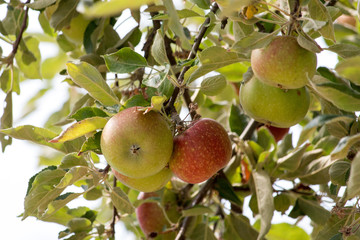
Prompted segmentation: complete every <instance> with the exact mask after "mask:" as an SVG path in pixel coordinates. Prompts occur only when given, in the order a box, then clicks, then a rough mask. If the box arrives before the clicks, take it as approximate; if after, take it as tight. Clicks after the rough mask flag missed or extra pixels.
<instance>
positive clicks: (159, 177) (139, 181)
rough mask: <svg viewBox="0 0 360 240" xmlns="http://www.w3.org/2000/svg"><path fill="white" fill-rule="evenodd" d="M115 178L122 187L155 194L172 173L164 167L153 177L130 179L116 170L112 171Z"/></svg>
mask: <svg viewBox="0 0 360 240" xmlns="http://www.w3.org/2000/svg"><path fill="white" fill-rule="evenodd" d="M112 171H113V173H114V175H115V177H116V178H117V179H118V180H119V181H120V182H122V183H123V184H124V185H126V186H128V187H130V188H133V189H135V190H138V191H140V192H155V191H157V190H160V189H161V188H163V187H164V186H165V185H166V183H167V182H169V181H170V179H171V177H172V172H171V170H170V169H169V168H168V167H165V168H164V169H163V170H161V171H160V172H158V173H156V174H155V175H151V176H148V177H144V178H131V177H127V176H125V175H123V174H121V173H119V172H117V171H116V170H114V169H113V170H112Z"/></svg>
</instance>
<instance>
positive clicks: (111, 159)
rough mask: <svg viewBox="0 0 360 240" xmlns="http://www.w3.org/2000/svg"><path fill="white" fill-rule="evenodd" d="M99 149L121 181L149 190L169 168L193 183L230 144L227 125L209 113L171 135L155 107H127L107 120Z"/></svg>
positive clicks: (218, 165)
mask: <svg viewBox="0 0 360 240" xmlns="http://www.w3.org/2000/svg"><path fill="white" fill-rule="evenodd" d="M101 150H102V153H103V155H104V157H105V159H106V161H107V162H108V164H109V165H110V166H111V168H112V171H113V172H114V175H115V176H116V177H117V179H118V180H119V181H120V182H122V183H123V184H125V185H127V186H129V187H131V188H134V189H136V190H138V191H142V192H154V191H157V190H159V189H161V188H162V187H163V186H164V185H165V184H166V183H167V182H168V181H169V180H170V178H171V177H172V176H173V174H174V175H175V176H177V177H178V178H180V179H181V180H183V181H184V182H187V183H194V184H195V183H200V182H203V181H205V180H207V179H209V178H210V177H212V176H213V175H214V174H215V173H216V172H217V171H219V170H220V169H222V168H223V167H225V165H226V164H227V163H228V162H229V160H230V158H231V152H232V147H231V142H230V139H229V137H228V134H227V132H226V130H225V129H224V128H223V127H222V126H221V125H220V124H219V123H218V122H216V121H214V120H212V119H206V118H204V119H200V120H197V121H194V122H193V123H191V124H190V125H189V126H188V128H187V129H186V130H185V131H184V132H182V133H180V134H178V135H177V136H175V137H173V134H172V131H171V129H170V127H169V124H168V122H167V121H166V120H165V118H164V117H163V116H162V115H161V114H160V113H158V112H155V111H150V112H147V113H144V112H143V111H140V110H139V108H138V107H131V108H128V109H125V110H123V111H121V112H119V113H117V114H116V115H114V116H113V117H112V118H111V119H110V120H109V121H108V122H107V124H106V126H105V127H104V129H103V132H102V135H101Z"/></svg>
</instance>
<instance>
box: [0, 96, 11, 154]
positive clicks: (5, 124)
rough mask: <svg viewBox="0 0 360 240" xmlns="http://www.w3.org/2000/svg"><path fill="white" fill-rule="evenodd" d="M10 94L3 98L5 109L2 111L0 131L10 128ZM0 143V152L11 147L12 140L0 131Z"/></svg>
mask: <svg viewBox="0 0 360 240" xmlns="http://www.w3.org/2000/svg"><path fill="white" fill-rule="evenodd" d="M12 102H13V101H12V92H10V93H8V94H6V98H5V104H6V105H5V107H4V111H3V115H2V116H1V119H0V129H5V128H10V127H12V124H13V108H12V106H13V104H12ZM0 143H1V149H2V152H4V151H5V148H6V146H9V145H11V143H12V138H11V137H10V136H6V135H5V134H4V133H3V132H1V131H0Z"/></svg>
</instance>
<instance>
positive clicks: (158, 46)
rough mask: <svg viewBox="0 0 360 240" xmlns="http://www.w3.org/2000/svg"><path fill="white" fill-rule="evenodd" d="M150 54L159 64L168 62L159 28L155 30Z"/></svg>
mask: <svg viewBox="0 0 360 240" xmlns="http://www.w3.org/2000/svg"><path fill="white" fill-rule="evenodd" d="M151 54H152V56H153V57H154V59H155V60H156V61H157V62H158V63H159V64H160V65H163V64H166V63H169V59H168V57H167V55H166V49H165V42H164V38H163V36H162V34H161V30H160V29H159V30H157V31H156V35H155V38H154V42H153V44H152V46H151Z"/></svg>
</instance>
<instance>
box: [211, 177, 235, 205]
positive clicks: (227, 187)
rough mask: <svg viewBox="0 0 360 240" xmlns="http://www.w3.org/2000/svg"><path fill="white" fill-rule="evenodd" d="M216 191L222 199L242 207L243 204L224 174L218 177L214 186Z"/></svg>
mask: <svg viewBox="0 0 360 240" xmlns="http://www.w3.org/2000/svg"><path fill="white" fill-rule="evenodd" d="M214 189H215V190H217V191H218V192H219V195H220V196H221V197H222V198H224V199H226V200H229V201H231V202H233V203H235V204H237V205H239V206H241V205H242V202H241V200H240V199H239V197H238V196H237V195H236V193H235V191H234V189H233V187H232V185H231V183H230V181H229V180H228V179H227V177H226V176H225V175H224V174H220V175H218V176H217V178H216V182H215V184H214Z"/></svg>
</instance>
